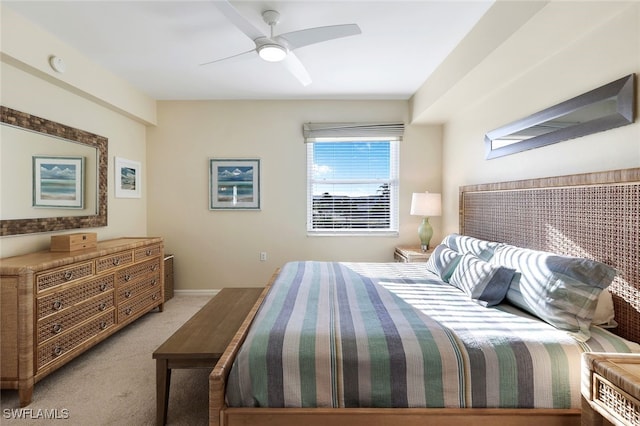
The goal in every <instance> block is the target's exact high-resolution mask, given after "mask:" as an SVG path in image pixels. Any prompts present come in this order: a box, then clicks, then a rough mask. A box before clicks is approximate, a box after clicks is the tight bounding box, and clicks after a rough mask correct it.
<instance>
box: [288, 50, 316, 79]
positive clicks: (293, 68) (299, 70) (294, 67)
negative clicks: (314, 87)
mask: <svg viewBox="0 0 640 426" xmlns="http://www.w3.org/2000/svg"><path fill="white" fill-rule="evenodd" d="M282 63H283V64H284V66H285V67H286V68H287V70H288V71H289V72H290V73H291V74H293V76H294V77H295V78H297V79H298V81H299V82H300V83H301V84H302V85H303V86H308V85H310V84H311V76H310V75H309V73H308V72H307V69H306V68H305V67H304V65H302V62H300V59H298V57H297V56H296V55H295V54H294V53H293V52H289V53H288V54H287V57H286V58H285V60H284V61H282Z"/></svg>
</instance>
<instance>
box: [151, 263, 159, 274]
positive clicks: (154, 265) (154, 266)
mask: <svg viewBox="0 0 640 426" xmlns="http://www.w3.org/2000/svg"><path fill="white" fill-rule="evenodd" d="M156 269H158V265H157V264H155V263H154V264H153V265H151V272H153V271H155V270H156Z"/></svg>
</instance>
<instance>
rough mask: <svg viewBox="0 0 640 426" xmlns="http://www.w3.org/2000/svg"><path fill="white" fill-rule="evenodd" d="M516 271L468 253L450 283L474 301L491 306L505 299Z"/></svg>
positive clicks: (463, 257) (461, 260) (463, 256)
mask: <svg viewBox="0 0 640 426" xmlns="http://www.w3.org/2000/svg"><path fill="white" fill-rule="evenodd" d="M515 272H516V271H515V270H513V269H509V268H505V267H502V266H496V265H492V264H490V263H488V262H485V261H484V260H481V259H479V258H477V257H475V256H474V255H472V254H469V253H467V254H464V255H462V259H460V262H459V263H458V266H457V267H456V270H455V271H454V272H453V275H451V280H450V283H451V284H452V285H454V286H456V287H458V288H459V289H460V290H462V291H464V292H465V293H466V294H467V296H469V297H470V298H471V300H473V301H474V302H476V303H478V304H479V305H482V306H485V307H490V306H495V305H497V304H499V303H500V302H502V301H503V300H504V298H505V296H506V294H507V291H508V290H509V285H510V284H511V280H512V279H513V276H514V274H515Z"/></svg>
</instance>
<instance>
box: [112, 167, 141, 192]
mask: <svg viewBox="0 0 640 426" xmlns="http://www.w3.org/2000/svg"><path fill="white" fill-rule="evenodd" d="M114 187H115V189H116V193H115V196H116V198H140V196H141V189H142V166H141V165H140V163H139V162H138V161H132V160H127V159H124V158H119V157H116V161H115V185H114Z"/></svg>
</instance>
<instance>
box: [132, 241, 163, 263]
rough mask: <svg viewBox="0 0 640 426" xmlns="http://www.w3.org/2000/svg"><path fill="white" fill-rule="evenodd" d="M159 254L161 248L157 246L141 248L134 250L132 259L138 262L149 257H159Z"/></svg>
mask: <svg viewBox="0 0 640 426" xmlns="http://www.w3.org/2000/svg"><path fill="white" fill-rule="evenodd" d="M160 253H162V247H160V245H159V244H158V245H153V246H147V247H142V248H139V249H136V251H135V254H134V259H135V261H136V262H140V261H142V260H145V259H148V258H151V257H155V256H160Z"/></svg>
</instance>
